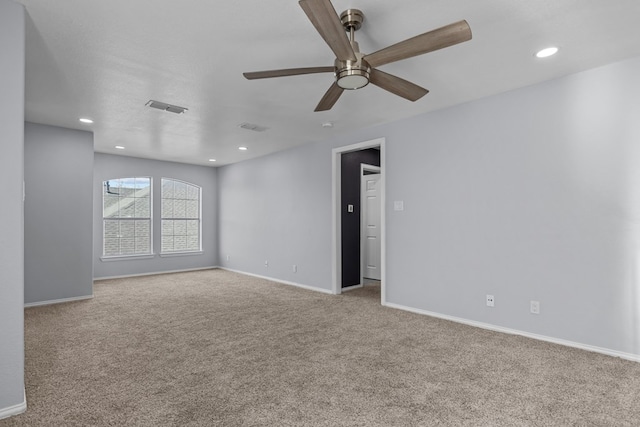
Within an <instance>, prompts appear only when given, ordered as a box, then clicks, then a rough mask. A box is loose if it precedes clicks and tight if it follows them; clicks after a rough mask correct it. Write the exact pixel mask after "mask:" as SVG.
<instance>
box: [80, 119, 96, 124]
mask: <svg viewBox="0 0 640 427" xmlns="http://www.w3.org/2000/svg"><path fill="white" fill-rule="evenodd" d="M80 121H81V122H82V123H86V124H88V125H90V124H91V123H93V120H91V119H87V118H86V117H82V118H80Z"/></svg>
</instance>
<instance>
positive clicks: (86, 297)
mask: <svg viewBox="0 0 640 427" xmlns="http://www.w3.org/2000/svg"><path fill="white" fill-rule="evenodd" d="M91 298H93V294H91V295H83V296H81V297H71V298H60V299H52V300H48V301H38V302H29V303H26V304H25V305H24V308H29V307H39V306H41V305H53V304H63V303H65V302H74V301H84V300H86V299H91Z"/></svg>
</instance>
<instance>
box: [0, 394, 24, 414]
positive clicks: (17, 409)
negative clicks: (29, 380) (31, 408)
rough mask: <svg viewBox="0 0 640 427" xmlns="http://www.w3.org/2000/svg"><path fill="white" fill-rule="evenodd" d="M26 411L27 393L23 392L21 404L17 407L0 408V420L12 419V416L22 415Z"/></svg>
mask: <svg viewBox="0 0 640 427" xmlns="http://www.w3.org/2000/svg"><path fill="white" fill-rule="evenodd" d="M26 410H27V392H26V391H25V392H24V398H23V399H22V402H20V403H18V404H17V405H13V406H9V407H8V408H0V420H1V419H3V418H9V417H13V416H14V415H19V414H22V413H23V412H25V411H26Z"/></svg>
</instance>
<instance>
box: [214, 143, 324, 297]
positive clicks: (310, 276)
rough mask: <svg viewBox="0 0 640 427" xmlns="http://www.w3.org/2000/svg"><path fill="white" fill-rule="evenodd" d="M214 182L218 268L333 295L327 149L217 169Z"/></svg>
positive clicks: (308, 148)
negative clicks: (328, 292) (215, 187)
mask: <svg viewBox="0 0 640 427" xmlns="http://www.w3.org/2000/svg"><path fill="white" fill-rule="evenodd" d="M218 180H219V191H220V197H219V207H220V209H219V212H220V213H219V217H218V219H219V230H220V238H219V253H220V259H219V261H220V264H221V265H223V266H225V267H227V268H231V269H237V270H240V271H244V272H248V273H252V274H258V275H262V276H267V277H274V278H278V279H280V280H286V281H290V282H294V283H300V284H304V285H309V286H315V287H318V288H322V289H325V290H330V289H331V281H330V274H331V270H330V266H331V263H330V260H329V255H328V254H330V253H331V203H330V199H331V156H330V155H329V151H328V149H327V147H326V146H324V145H320V144H314V145H307V146H303V147H301V148H298V149H295V150H287V151H283V152H280V153H277V154H275V155H270V156H266V157H262V158H258V159H253V160H249V161H246V162H242V163H237V164H235V165H233V166H228V167H222V168H219V169H218ZM227 257H229V260H228V261H227ZM265 261H268V262H269V266H268V267H265V266H264V262H265ZM294 264H295V265H297V267H298V271H297V272H296V273H294V272H293V265H294Z"/></svg>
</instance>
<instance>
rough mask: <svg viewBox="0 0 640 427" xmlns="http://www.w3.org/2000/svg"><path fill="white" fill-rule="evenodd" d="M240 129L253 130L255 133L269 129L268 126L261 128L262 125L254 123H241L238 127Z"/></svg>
mask: <svg viewBox="0 0 640 427" xmlns="http://www.w3.org/2000/svg"><path fill="white" fill-rule="evenodd" d="M238 127H241V128H242V129H246V130H252V131H254V132H264V131H265V130H267V129H269V128H268V127H266V126H260V125H255V124H253V123H246V122H245V123H240V124H239V125H238Z"/></svg>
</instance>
